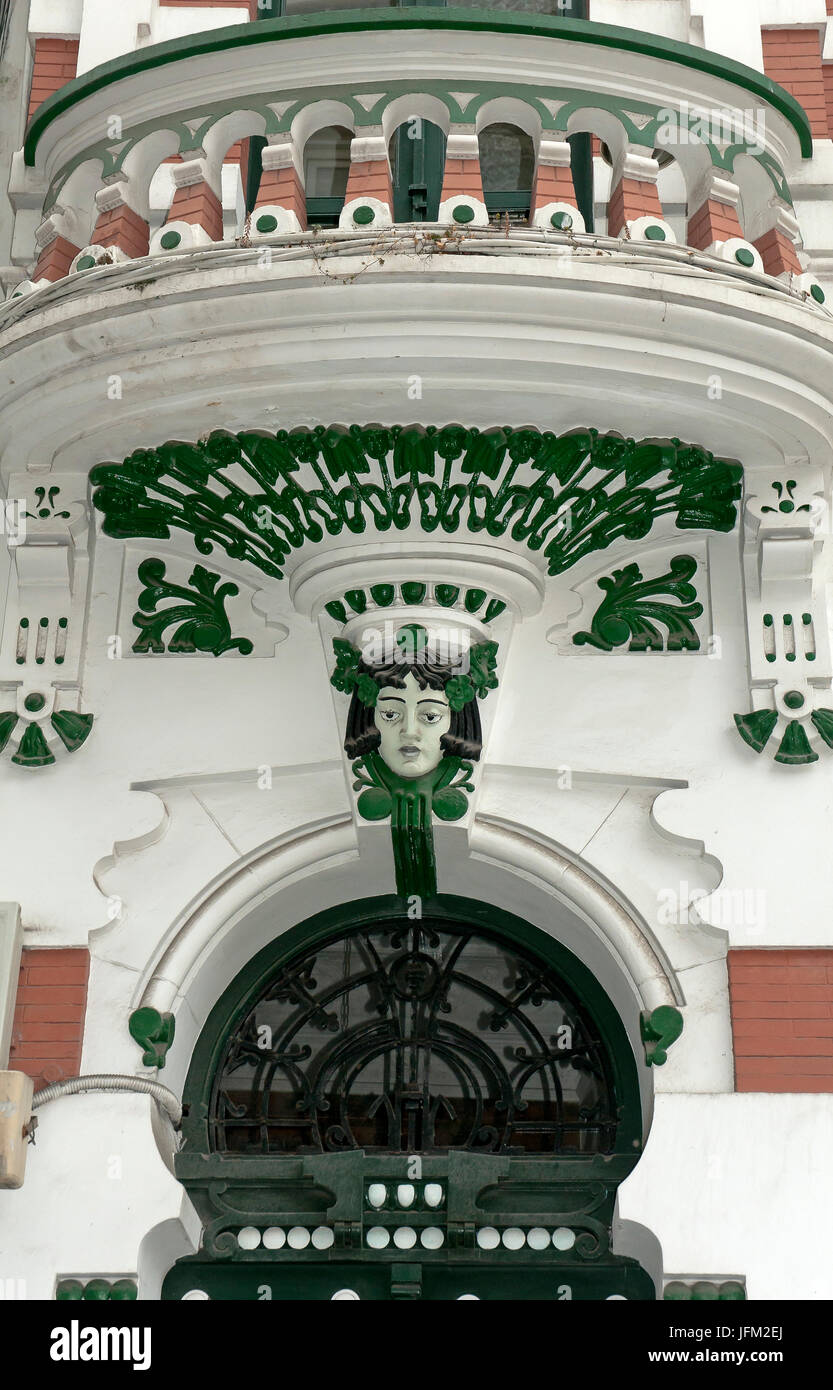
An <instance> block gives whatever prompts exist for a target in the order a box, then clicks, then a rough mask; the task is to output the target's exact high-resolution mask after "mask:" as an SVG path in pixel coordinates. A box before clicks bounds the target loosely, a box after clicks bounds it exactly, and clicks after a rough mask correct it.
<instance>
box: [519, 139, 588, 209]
mask: <svg viewBox="0 0 833 1390" xmlns="http://www.w3.org/2000/svg"><path fill="white" fill-rule="evenodd" d="M547 203H569V204H570V206H571V207H574V208H576V209H578V203H577V202H576V190H575V188H574V187H573V173H572V169H571V167H570V146H569V145H568V143H567V141H566V140H549V139H544V138H543V137H542V138H541V139H540V140H539V142H538V157H537V159H536V161H535V177H534V179H533V181H532V206H531V208H530V216H534V215H535V213H536V212H537V211H538V209H539V208H541V207H545V206H546V204H547Z"/></svg>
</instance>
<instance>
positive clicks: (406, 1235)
mask: <svg viewBox="0 0 833 1390" xmlns="http://www.w3.org/2000/svg"><path fill="white" fill-rule="evenodd" d="M416 1239H417V1234H416V1231H415V1230H414V1228H413V1226H400V1227H399V1228H398V1230H396V1231H394V1233H393V1243H394V1245H395V1246H396V1248H397V1250H411V1249H413V1247H414V1246H415V1245H416Z"/></svg>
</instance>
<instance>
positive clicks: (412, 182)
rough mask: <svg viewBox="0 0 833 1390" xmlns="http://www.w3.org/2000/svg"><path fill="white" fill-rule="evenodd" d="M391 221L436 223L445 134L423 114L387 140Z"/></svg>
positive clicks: (441, 181) (411, 118) (441, 180)
mask: <svg viewBox="0 0 833 1390" xmlns="http://www.w3.org/2000/svg"><path fill="white" fill-rule="evenodd" d="M388 154H389V157H390V168H391V179H392V183H393V220H394V222H436V220H437V216H438V213H439V208H440V193H441V191H442V183H443V168H444V165H445V135H444V134H443V132H442V131H441V130H440V128H439V126H436V125H434V124H433V122H432V121H427V120H425V119H424V118H423V117H422V116H412V117H410V119H408V120H407V121H403V122H402V124H401V125H400V126H398V128H397V129H396V130H395V131H394V132H393V135H392V136H391V138H390V141H389V142H388Z"/></svg>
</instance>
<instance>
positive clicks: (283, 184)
mask: <svg viewBox="0 0 833 1390" xmlns="http://www.w3.org/2000/svg"><path fill="white" fill-rule="evenodd" d="M261 162H262V166H263V173H262V174H261V176H260V186H259V188H258V191H257V198H256V200H255V211H257V209H258V208H264V207H274V208H279V209H282V210H283V211H284V212H286V213H289V214H290V215H291V216H292V217H293V218H294V219H296V220H297V223H298V230H299V231H304V230H305V229H306V225H307V206H306V195H305V192H304V178H303V165H302V163H301V157H300V152H299V150H298V147H297V145H296V144H295V141H294V140H293V138H292V136H291V135H272V136H270V137H269V144H268V145H265V146H264V148H263V152H262V155H261ZM253 220H255V222H256V218H255V219H253Z"/></svg>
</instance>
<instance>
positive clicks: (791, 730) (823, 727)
mask: <svg viewBox="0 0 833 1390" xmlns="http://www.w3.org/2000/svg"><path fill="white" fill-rule="evenodd" d="M785 703H786V704H787V705H788V707H792V705H793V702H791V701H790V698H789V695H788V696H787V697H786V698H785ZM802 704H803V700H802ZM796 707H797V706H796ZM734 718H735V728H736V729H737V731H738V733H739V734H740V736H741V738H742V739H743V741H744V743H747V744H748V745H749V747H750V748H752V749H754V751H755V752H756V753H762V752H763V750H764V748H765V747H766V745H767V744H768V743H769V740H770V738H771V737H772V735H773V733H774V731H775V726H776V724H777V723H778V712H777V710H774V709H758V710H752V711H751V712H750V713H749V714H736V715H735V717H734ZM809 719H810V722H811V723H812V724H813V725H814V727H815V728H816V730H817V731H818V733H819V734H820V735H821V737H822V739H823V740H824V742H825V743H826V744H827V746H828V748H833V709H815V710H812V711H811V712H810V715H809ZM772 756H773V758H774V759H775V761H776V762H777V763H783V764H784V765H785V766H787V767H803V766H805V765H806V764H807V763H817V762H818V760H819V755H818V753H816V752H815V751H814V750H813V747H812V745H811V743H810V739H809V737H808V734H807V728H806V720H804V721H802V720H800V719H790V720H788V721H787V725H786V728H785V729H784V730H783V732H782V734H781V737H780V739H779V742H778V747H777V748H776V750H775V752H774V753H773V755H772Z"/></svg>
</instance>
